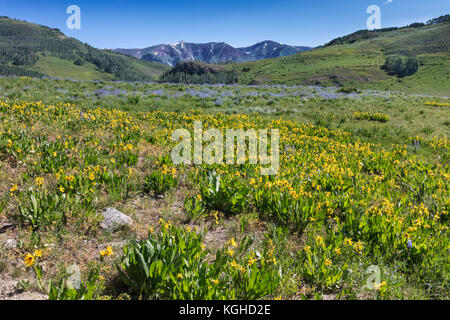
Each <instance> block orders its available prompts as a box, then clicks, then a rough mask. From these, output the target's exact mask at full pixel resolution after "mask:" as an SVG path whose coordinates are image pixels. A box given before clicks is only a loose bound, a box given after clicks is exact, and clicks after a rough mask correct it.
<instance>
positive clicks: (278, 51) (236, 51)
mask: <svg viewBox="0 0 450 320" xmlns="http://www.w3.org/2000/svg"><path fill="white" fill-rule="evenodd" d="M310 49H312V48H310V47H297V46H289V45H285V44H282V43H278V42H275V41H272V40H264V41H262V42H258V43H256V44H254V45H252V46H250V47H244V48H234V47H232V46H231V45H229V44H227V43H225V42H208V43H190V42H185V41H184V40H181V41H178V42H175V43H172V44H160V45H157V46H152V47H148V48H144V49H115V50H114V51H117V52H121V53H124V54H128V55H131V56H134V57H136V58H139V59H143V60H147V61H151V62H159V63H162V64H166V65H169V66H174V65H176V64H177V63H178V62H183V61H201V62H206V63H222V62H228V61H233V62H246V61H255V60H261V59H267V58H276V57H283V56H288V55H292V54H295V53H298V52H302V51H306V50H310Z"/></svg>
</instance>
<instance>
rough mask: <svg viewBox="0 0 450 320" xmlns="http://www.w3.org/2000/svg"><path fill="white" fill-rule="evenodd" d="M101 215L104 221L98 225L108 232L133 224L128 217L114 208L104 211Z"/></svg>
mask: <svg viewBox="0 0 450 320" xmlns="http://www.w3.org/2000/svg"><path fill="white" fill-rule="evenodd" d="M102 215H103V218H104V220H103V222H102V223H100V227H102V228H103V229H105V230H108V231H115V230H118V229H120V228H121V227H123V226H129V225H131V224H132V222H133V221H132V220H131V218H130V217H129V216H127V215H125V214H123V213H122V212H120V211H119V210H117V209H115V208H106V209H104V210H103V212H102Z"/></svg>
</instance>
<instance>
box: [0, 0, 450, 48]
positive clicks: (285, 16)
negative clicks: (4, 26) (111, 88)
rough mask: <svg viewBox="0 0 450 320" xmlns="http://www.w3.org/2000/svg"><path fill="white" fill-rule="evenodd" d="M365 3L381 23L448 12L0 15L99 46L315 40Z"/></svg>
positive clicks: (402, 5) (402, 4)
mask: <svg viewBox="0 0 450 320" xmlns="http://www.w3.org/2000/svg"><path fill="white" fill-rule="evenodd" d="M72 4H75V5H78V6H79V7H80V8H81V29H80V30H69V29H67V27H66V20H67V18H68V16H69V15H68V14H67V13H66V8H67V7H68V6H69V5H72ZM369 5H378V6H379V7H380V9H381V26H382V27H391V26H404V25H407V24H410V23H412V22H425V21H427V20H429V19H431V18H436V17H438V16H441V15H444V14H448V13H450V1H449V0H428V1H425V0H391V1H389V0H322V1H319V0H227V1H218V0H209V1H208V0H184V1H181V0H172V1H168V0H166V1H164V0H160V1H154V0H143V1H140V0H134V1H133V0H128V1H127V0H108V1H106V0H96V1H93V0H70V1H66V0H38V1H36V0H33V1H31V0H30V1H23V0H0V15H4V16H9V17H11V18H16V19H21V20H26V21H30V22H35V23H39V24H43V25H47V26H50V27H53V28H59V29H60V30H61V31H62V32H64V33H65V34H67V35H69V36H72V37H75V38H77V39H79V40H81V41H83V42H87V43H89V44H91V45H93V46H95V47H97V48H118V47H120V48H143V47H147V46H151V45H155V44H160V43H174V42H177V41H180V40H185V41H186V42H197V43H204V42H213V41H214V42H227V43H229V44H230V45H232V46H235V47H243V46H249V45H252V44H254V43H256V42H259V41H263V40H274V41H278V42H282V43H286V44H291V45H306V46H317V45H321V44H323V43H325V42H327V41H329V40H331V39H333V38H336V37H339V36H342V35H345V34H348V33H351V32H354V31H356V30H361V29H366V20H367V18H368V17H369V15H368V14H367V13H366V9H367V7H368V6H369Z"/></svg>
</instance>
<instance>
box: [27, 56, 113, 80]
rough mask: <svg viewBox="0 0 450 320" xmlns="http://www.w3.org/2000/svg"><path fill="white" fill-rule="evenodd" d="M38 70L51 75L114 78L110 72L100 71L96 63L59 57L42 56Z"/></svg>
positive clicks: (85, 78) (86, 78) (36, 66)
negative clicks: (82, 62)
mask: <svg viewBox="0 0 450 320" xmlns="http://www.w3.org/2000/svg"><path fill="white" fill-rule="evenodd" d="M34 68H35V70H36V71H40V72H42V73H44V74H46V75H48V76H50V77H57V78H63V79H78V80H98V79H104V80H112V79H113V76H112V75H111V74H109V73H106V72H102V71H100V70H99V69H98V68H97V67H96V66H95V65H93V64H91V63H85V64H84V65H82V66H77V65H75V64H74V63H73V62H72V61H68V60H64V59H60V58H57V57H44V56H40V57H39V60H38V62H37V63H36V65H34Z"/></svg>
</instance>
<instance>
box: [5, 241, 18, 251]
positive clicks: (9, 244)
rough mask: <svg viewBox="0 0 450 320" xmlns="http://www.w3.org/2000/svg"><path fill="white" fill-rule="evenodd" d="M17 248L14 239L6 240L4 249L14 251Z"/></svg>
mask: <svg viewBox="0 0 450 320" xmlns="http://www.w3.org/2000/svg"><path fill="white" fill-rule="evenodd" d="M15 248H17V241H16V240H14V239H8V240H6V241H5V249H15Z"/></svg>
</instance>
